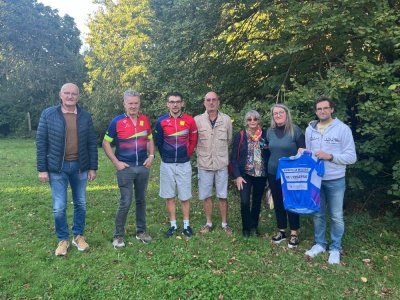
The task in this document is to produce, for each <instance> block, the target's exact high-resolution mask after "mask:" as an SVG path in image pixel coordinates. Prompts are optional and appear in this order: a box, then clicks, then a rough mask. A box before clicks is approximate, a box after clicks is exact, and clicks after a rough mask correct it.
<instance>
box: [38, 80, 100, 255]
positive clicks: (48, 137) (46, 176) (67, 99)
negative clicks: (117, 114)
mask: <svg viewBox="0 0 400 300" xmlns="http://www.w3.org/2000/svg"><path fill="white" fill-rule="evenodd" d="M59 95H60V98H61V104H60V105H58V106H53V107H49V108H47V109H45V110H44V111H43V112H42V115H41V117H40V121H39V126H38V129H37V135H36V150H37V154H36V158H37V170H38V172H39V180H40V181H41V182H47V181H48V182H49V183H50V188H51V192H52V198H53V215H54V224H55V230H56V234H57V237H58V240H59V243H58V246H57V249H56V251H55V254H56V255H57V256H60V255H66V254H67V250H68V247H69V227H68V223H67V203H68V202H67V188H68V183H69V184H70V186H71V190H72V198H73V203H74V220H73V225H72V233H73V239H72V244H73V245H74V246H76V247H77V248H78V250H79V251H84V250H86V249H87V248H89V245H88V244H87V243H86V241H85V238H84V236H83V233H84V230H85V217H86V185H87V180H89V181H92V180H94V179H95V178H96V170H97V163H98V157H97V155H98V154H97V141H96V133H95V130H94V127H93V122H92V118H91V116H90V114H89V113H88V112H86V111H85V110H83V109H81V108H80V107H79V106H78V105H77V103H78V101H79V89H78V87H77V86H76V85H75V84H73V83H66V84H64V85H63V86H62V87H61V91H60V93H59Z"/></svg>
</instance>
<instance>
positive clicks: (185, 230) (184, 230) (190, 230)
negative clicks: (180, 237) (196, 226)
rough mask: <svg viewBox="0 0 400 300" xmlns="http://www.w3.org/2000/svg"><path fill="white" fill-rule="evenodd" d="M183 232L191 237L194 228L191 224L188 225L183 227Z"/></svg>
mask: <svg viewBox="0 0 400 300" xmlns="http://www.w3.org/2000/svg"><path fill="white" fill-rule="evenodd" d="M183 234H184V235H185V236H187V237H191V236H192V235H193V230H192V228H190V226H188V227H186V229H183Z"/></svg>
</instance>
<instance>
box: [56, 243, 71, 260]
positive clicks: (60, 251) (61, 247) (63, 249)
mask: <svg viewBox="0 0 400 300" xmlns="http://www.w3.org/2000/svg"><path fill="white" fill-rule="evenodd" d="M68 247H69V241H67V240H63V241H59V242H58V245H57V249H56V251H55V255H56V256H64V255H67V251H68Z"/></svg>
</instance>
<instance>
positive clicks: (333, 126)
mask: <svg viewBox="0 0 400 300" xmlns="http://www.w3.org/2000/svg"><path fill="white" fill-rule="evenodd" d="M314 107H315V113H316V115H317V117H318V120H315V121H312V122H310V124H309V125H308V127H307V129H306V148H307V149H308V150H310V151H312V152H313V153H314V154H315V155H316V157H317V158H319V159H322V160H324V161H325V174H324V176H323V178H322V184H321V210H320V211H319V212H318V213H316V214H315V215H314V231H315V232H314V238H315V245H314V246H313V247H312V248H311V249H310V250H308V251H306V255H307V256H309V257H315V256H317V255H318V254H320V253H324V252H325V251H326V248H327V245H328V244H327V241H326V238H325V231H326V209H328V210H329V214H330V219H331V244H330V246H329V259H328V263H329V264H339V263H340V250H341V241H342V237H343V233H344V220H343V199H344V192H345V189H346V181H345V175H346V166H347V165H350V164H354V163H355V162H356V160H357V156H356V150H355V145H354V140H353V135H352V133H351V130H350V128H349V127H348V126H347V125H345V124H344V123H343V122H342V121H340V120H339V119H337V118H332V114H333V113H334V111H335V106H334V103H333V101H332V99H331V98H329V97H327V96H321V97H319V98H318V99H317V100H316V101H315V105H314Z"/></svg>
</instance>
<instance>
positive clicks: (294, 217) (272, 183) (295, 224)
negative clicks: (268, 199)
mask: <svg viewBox="0 0 400 300" xmlns="http://www.w3.org/2000/svg"><path fill="white" fill-rule="evenodd" d="M275 178H276V174H275V175H272V174H268V184H269V188H270V189H271V194H272V199H273V200H274V209H275V216H276V223H277V225H278V229H286V227H287V220H288V219H289V227H290V230H297V229H299V228H300V217H299V215H298V214H295V213H292V212H289V211H286V209H285V207H284V206H283V196H282V186H281V181H280V179H279V180H276V179H275Z"/></svg>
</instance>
